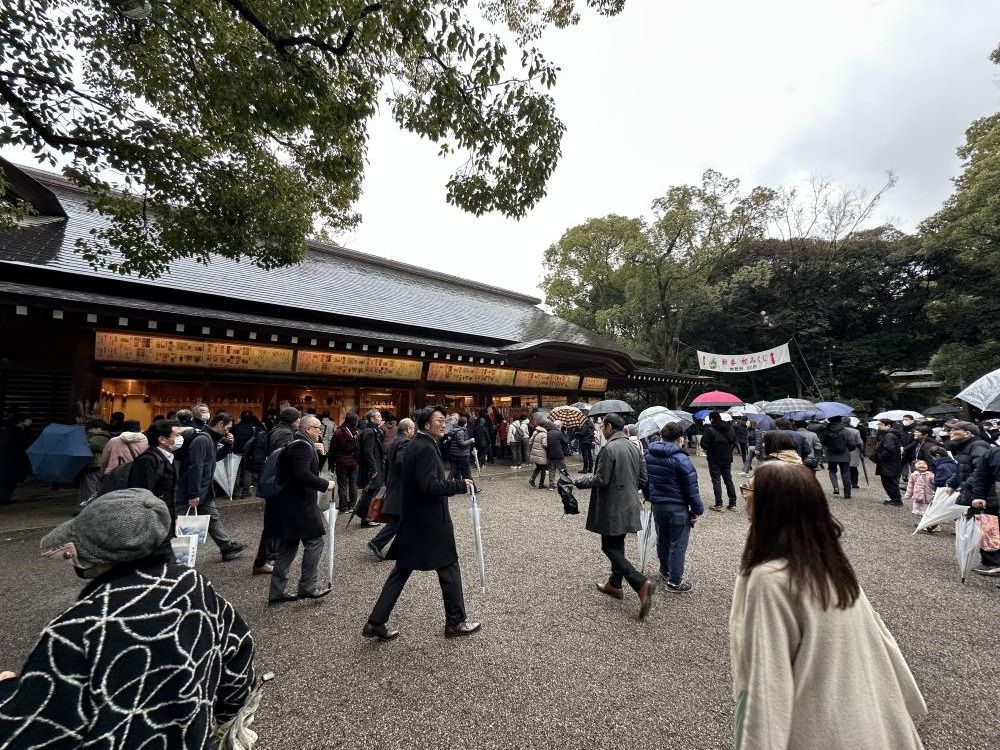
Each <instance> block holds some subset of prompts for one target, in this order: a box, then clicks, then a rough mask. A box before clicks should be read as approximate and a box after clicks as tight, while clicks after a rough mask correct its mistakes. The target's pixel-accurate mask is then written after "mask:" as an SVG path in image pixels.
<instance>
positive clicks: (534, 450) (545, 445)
mask: <svg viewBox="0 0 1000 750" xmlns="http://www.w3.org/2000/svg"><path fill="white" fill-rule="evenodd" d="M530 445H531V463H533V464H535V465H536V466H547V465H548V463H549V434H548V430H546V429H545V428H544V427H542V425H538V426H536V427H535V433H534V434H533V435H532V436H531V443H530Z"/></svg>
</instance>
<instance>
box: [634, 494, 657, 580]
mask: <svg viewBox="0 0 1000 750" xmlns="http://www.w3.org/2000/svg"><path fill="white" fill-rule="evenodd" d="M639 515H640V520H641V521H642V529H641V530H640V531H639V533H638V534H637V535H636V542H637V543H638V547H639V564H638V565H636V569H637V570H638V571H639V572H640V573H642V572H643V571H645V569H646V563H647V562H649V558H651V557H653V555H655V554H656V523H654V521H653V506H652V505H649V504H647V503H643V507H642V511H641V512H640V514H639Z"/></svg>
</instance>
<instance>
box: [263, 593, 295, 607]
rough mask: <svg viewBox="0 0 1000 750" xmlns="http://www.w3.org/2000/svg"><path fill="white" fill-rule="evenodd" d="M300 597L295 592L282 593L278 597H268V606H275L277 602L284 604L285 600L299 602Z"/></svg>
mask: <svg viewBox="0 0 1000 750" xmlns="http://www.w3.org/2000/svg"><path fill="white" fill-rule="evenodd" d="M298 600H299V597H297V596H295V594H282V595H281V596H279V597H278V598H277V599H268V600H267V606H268V607H273V606H274V605H275V604H284V603H285V602H297V601H298Z"/></svg>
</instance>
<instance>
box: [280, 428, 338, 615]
mask: <svg viewBox="0 0 1000 750" xmlns="http://www.w3.org/2000/svg"><path fill="white" fill-rule="evenodd" d="M322 431H323V428H322V425H321V424H320V421H319V419H318V418H317V417H315V416H313V415H312V414H307V415H306V416H304V417H302V419H301V420H300V422H299V430H298V432H296V433H295V438H294V439H293V440H292V441H291V442H290V443H288V445H287V446H285V448H284V453H282V454H281V456H280V457H279V459H278V467H277V469H278V475H277V476H278V483H279V485H280V486H281V490H280V491H279V492H278V495H277V496H276V497H275V498H274V499H273V500H268V501H267V504H266V505H265V506H264V534H265V535H266V536H268V537H270V538H272V539H276V540H278V547H277V555H276V556H275V559H274V571H273V572H272V573H271V591H270V593H269V595H268V601H267V603H268V604H269V605H270V604H281V603H282V602H290V601H295V600H296V599H318V598H319V597H321V596H326V595H327V594H329V593H330V587H329V586H327V587H326V588H324V589H320V588H318V587H317V586H316V569H317V567H319V560H320V557H321V556H322V554H323V537H324V536H325V535H326V527H325V526H324V525H323V515H322V513H320V510H319V505H318V504H317V502H316V493H317V492H329V491H331V490H333V486H334V482H333V480H332V479H331V480H326V479H323V478H322V477H320V475H319V454H318V453H317V452H316V443H317V442H319V439H320V436H321V434H322ZM300 542H301V544H302V575H300V576H299V589H298V594H290V593H288V592H287V591H286V590H285V586H286V585H287V583H288V571H289V568H291V567H292V562H293V561H294V560H295V555H296V553H297V552H298V551H299V543H300Z"/></svg>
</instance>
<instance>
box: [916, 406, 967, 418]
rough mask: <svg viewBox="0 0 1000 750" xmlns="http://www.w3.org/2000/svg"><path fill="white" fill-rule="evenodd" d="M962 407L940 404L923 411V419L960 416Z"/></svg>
mask: <svg viewBox="0 0 1000 750" xmlns="http://www.w3.org/2000/svg"><path fill="white" fill-rule="evenodd" d="M961 411H962V407H960V406H955V405H954V404H940V405H938V406H932V407H931V408H930V409H925V410H924V416H925V417H945V416H949V415H951V414H960V413H961Z"/></svg>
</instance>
